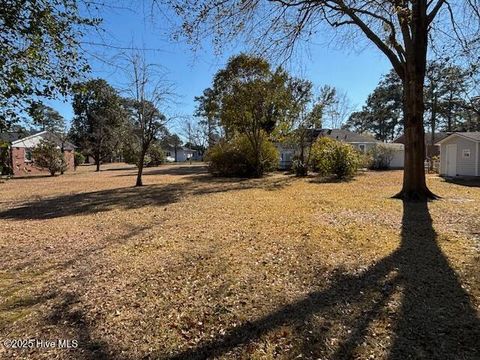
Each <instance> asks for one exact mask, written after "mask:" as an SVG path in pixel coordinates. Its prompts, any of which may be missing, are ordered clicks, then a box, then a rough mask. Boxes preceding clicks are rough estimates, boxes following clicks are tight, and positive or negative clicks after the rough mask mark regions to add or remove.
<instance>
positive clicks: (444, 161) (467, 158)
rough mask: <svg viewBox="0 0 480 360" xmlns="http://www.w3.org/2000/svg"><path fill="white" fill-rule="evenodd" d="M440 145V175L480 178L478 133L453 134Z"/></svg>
mask: <svg viewBox="0 0 480 360" xmlns="http://www.w3.org/2000/svg"><path fill="white" fill-rule="evenodd" d="M437 144H438V145H440V175H442V176H448V177H455V176H480V132H458V133H453V134H451V135H450V136H448V137H446V138H445V139H443V140H441V141H439V142H438V143H437Z"/></svg>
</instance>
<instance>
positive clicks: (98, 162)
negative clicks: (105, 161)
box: [95, 156, 100, 172]
mask: <svg viewBox="0 0 480 360" xmlns="http://www.w3.org/2000/svg"><path fill="white" fill-rule="evenodd" d="M95 165H96V166H97V169H96V170H95V171H97V172H98V171H100V156H97V157H96V158H95Z"/></svg>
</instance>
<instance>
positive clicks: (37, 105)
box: [28, 102, 66, 134]
mask: <svg viewBox="0 0 480 360" xmlns="http://www.w3.org/2000/svg"><path fill="white" fill-rule="evenodd" d="M28 114H29V115H30V117H31V118H32V123H33V126H35V127H36V128H37V129H39V130H42V131H44V130H48V131H51V132H54V133H56V134H62V133H64V132H65V126H66V124H65V119H64V118H63V116H62V115H60V113H59V112H58V111H57V110H55V109H54V108H52V107H50V106H48V105H44V104H43V103H41V102H34V103H33V104H32V105H31V106H30V108H29V109H28Z"/></svg>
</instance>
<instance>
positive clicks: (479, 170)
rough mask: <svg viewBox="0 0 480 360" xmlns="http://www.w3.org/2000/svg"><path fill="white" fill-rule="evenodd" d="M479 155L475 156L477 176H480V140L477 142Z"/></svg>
mask: <svg viewBox="0 0 480 360" xmlns="http://www.w3.org/2000/svg"><path fill="white" fill-rule="evenodd" d="M476 152H477V156H476V157H475V160H476V162H475V173H476V174H477V176H480V169H479V168H480V166H479V165H478V163H480V157H479V156H480V142H477V151H476Z"/></svg>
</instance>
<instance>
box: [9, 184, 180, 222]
mask: <svg viewBox="0 0 480 360" xmlns="http://www.w3.org/2000/svg"><path fill="white" fill-rule="evenodd" d="M180 196H181V189H180V188H179V187H178V185H173V184H172V185H164V186H160V185H152V186H145V187H128V188H117V189H109V190H102V191H94V192H89V193H80V194H73V195H62V196H57V197H53V198H47V199H41V200H35V201H31V202H28V203H26V204H24V205H22V206H19V207H16V208H12V209H8V210H5V211H3V212H1V213H0V219H37V220H44V219H53V218H58V217H63V216H70V215H79V214H89V213H98V212H104V211H109V210H113V209H115V208H122V209H136V208H140V207H142V206H147V205H150V204H154V205H156V206H165V205H167V204H171V203H174V202H176V201H177V200H178V198H179V197H180Z"/></svg>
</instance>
